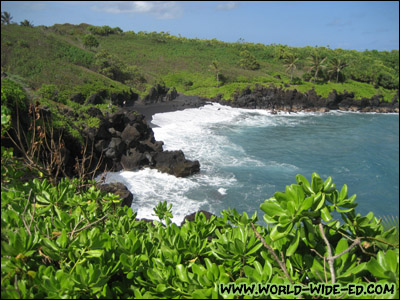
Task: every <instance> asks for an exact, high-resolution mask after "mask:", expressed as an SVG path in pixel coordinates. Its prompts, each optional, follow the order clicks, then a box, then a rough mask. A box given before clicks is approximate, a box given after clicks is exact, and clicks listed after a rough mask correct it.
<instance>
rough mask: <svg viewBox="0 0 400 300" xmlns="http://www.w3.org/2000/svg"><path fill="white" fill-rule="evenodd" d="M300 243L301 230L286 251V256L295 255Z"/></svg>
mask: <svg viewBox="0 0 400 300" xmlns="http://www.w3.org/2000/svg"><path fill="white" fill-rule="evenodd" d="M299 241H300V230H297V231H296V236H294V237H293V239H292V242H291V244H290V246H289V247H288V249H287V251H286V256H291V255H292V254H293V253H295V251H296V250H297V247H298V246H299Z"/></svg>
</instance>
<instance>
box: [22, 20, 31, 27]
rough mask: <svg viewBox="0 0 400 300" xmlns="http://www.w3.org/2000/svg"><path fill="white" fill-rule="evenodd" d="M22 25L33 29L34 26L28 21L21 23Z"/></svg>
mask: <svg viewBox="0 0 400 300" xmlns="http://www.w3.org/2000/svg"><path fill="white" fill-rule="evenodd" d="M20 24H21V26H26V27H33V24H32V23H31V21H28V20H27V19H25V20H23V21H22V22H20Z"/></svg>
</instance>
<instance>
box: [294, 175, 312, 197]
mask: <svg viewBox="0 0 400 300" xmlns="http://www.w3.org/2000/svg"><path fill="white" fill-rule="evenodd" d="M296 181H297V183H298V184H299V185H301V186H302V187H303V189H304V191H305V192H306V193H307V194H314V191H313V190H312V188H311V186H310V183H309V182H308V180H307V178H305V177H304V176H303V175H301V174H297V175H296Z"/></svg>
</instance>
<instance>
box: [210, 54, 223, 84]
mask: <svg viewBox="0 0 400 300" xmlns="http://www.w3.org/2000/svg"><path fill="white" fill-rule="evenodd" d="M210 69H211V71H213V72H215V75H216V77H217V88H219V74H220V72H221V68H220V65H219V62H218V61H216V60H213V62H212V63H211V65H210Z"/></svg>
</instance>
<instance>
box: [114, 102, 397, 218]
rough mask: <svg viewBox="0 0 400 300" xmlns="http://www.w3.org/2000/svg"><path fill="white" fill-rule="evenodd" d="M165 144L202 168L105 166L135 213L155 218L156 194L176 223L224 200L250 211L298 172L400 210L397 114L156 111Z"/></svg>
mask: <svg viewBox="0 0 400 300" xmlns="http://www.w3.org/2000/svg"><path fill="white" fill-rule="evenodd" d="M152 123H153V124H154V128H153V130H154V133H155V137H156V139H157V140H161V141H164V150H178V149H181V150H183V151H184V153H185V155H186V157H187V158H188V159H192V160H194V159H197V160H199V161H200V165H201V172H200V173H199V174H196V175H194V176H191V177H188V178H176V177H174V176H172V175H168V174H164V173H161V172H158V171H157V170H151V169H144V170H140V171H136V172H127V171H121V172H116V173H108V174H107V178H106V182H113V181H119V182H122V183H124V184H125V185H126V186H127V187H128V189H129V190H130V191H131V192H132V193H133V194H134V203H133V204H132V209H133V210H134V211H137V213H138V217H139V218H149V219H156V218H157V217H155V216H153V213H154V212H153V208H154V207H155V206H156V205H157V203H158V202H159V201H165V200H166V201H167V202H168V203H171V204H172V205H173V207H172V212H173V216H174V218H173V219H172V220H173V222H175V223H177V224H180V223H181V222H182V220H183V218H184V217H185V216H186V215H188V214H190V213H193V212H195V211H197V210H200V209H204V210H207V211H210V212H212V213H214V214H217V215H220V211H221V210H223V209H226V208H228V207H230V208H235V209H236V210H237V211H239V212H243V211H245V212H247V213H248V214H250V215H252V214H253V213H254V211H256V210H257V211H258V215H259V218H260V220H262V215H263V212H262V211H261V210H260V209H259V206H260V204H261V203H263V202H264V200H265V199H267V198H269V197H271V196H273V194H274V193H275V192H276V191H282V192H283V191H284V190H285V186H286V185H290V184H292V183H296V175H297V174H302V175H304V176H305V177H306V178H307V179H308V180H309V181H311V175H312V173H313V172H317V173H318V174H319V175H320V176H321V177H322V179H323V180H325V179H326V178H327V177H328V176H331V177H332V179H333V182H334V183H336V186H337V187H338V189H341V187H342V186H343V184H347V186H348V190H349V196H351V195H353V194H356V195H357V199H356V201H357V202H358V206H357V208H356V211H357V212H359V213H361V214H367V213H368V212H369V211H373V212H374V213H375V215H376V216H384V215H394V216H396V215H397V216H398V215H399V115H398V114H374V113H369V114H361V113H350V112H339V111H333V112H329V113H290V114H289V113H278V114H276V115H272V114H270V113H269V112H267V111H265V110H247V109H237V108H231V107H227V106H222V105H219V104H208V105H206V106H204V107H201V108H195V109H186V110H183V111H176V112H169V113H161V114H156V115H154V116H153V120H152Z"/></svg>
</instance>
